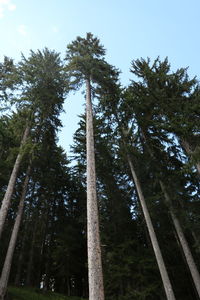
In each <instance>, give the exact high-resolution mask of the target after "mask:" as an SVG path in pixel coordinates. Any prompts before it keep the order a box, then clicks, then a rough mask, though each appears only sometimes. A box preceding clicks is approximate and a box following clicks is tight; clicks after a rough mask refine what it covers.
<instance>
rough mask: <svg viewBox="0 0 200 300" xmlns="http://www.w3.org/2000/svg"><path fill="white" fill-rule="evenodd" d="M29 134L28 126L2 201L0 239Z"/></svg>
mask: <svg viewBox="0 0 200 300" xmlns="http://www.w3.org/2000/svg"><path fill="white" fill-rule="evenodd" d="M29 132H30V127H29V126H27V127H26V129H25V131H24V135H23V138H22V141H21V145H20V151H19V153H18V155H17V158H16V161H15V164H14V167H13V170H12V173H11V176H10V179H9V183H8V186H7V190H6V193H5V196H4V198H3V200H2V204H1V209H0V238H1V234H2V231H3V226H4V223H5V219H6V216H7V212H8V209H9V206H10V202H11V198H12V194H13V191H14V187H15V182H16V179H17V174H18V171H19V167H20V164H21V161H22V158H23V153H21V150H22V147H23V145H24V144H25V143H26V141H27V138H28V136H29Z"/></svg>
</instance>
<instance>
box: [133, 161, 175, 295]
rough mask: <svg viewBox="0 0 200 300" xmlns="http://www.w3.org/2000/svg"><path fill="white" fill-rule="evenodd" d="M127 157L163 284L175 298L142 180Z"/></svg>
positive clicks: (166, 290) (166, 291) (168, 293)
mask: <svg viewBox="0 0 200 300" xmlns="http://www.w3.org/2000/svg"><path fill="white" fill-rule="evenodd" d="M127 159H128V163H129V166H130V169H131V174H132V176H133V180H134V182H135V186H136V189H137V193H138V197H139V200H140V204H141V207H142V211H143V214H144V218H145V221H146V225H147V228H148V231H149V236H150V239H151V243H152V246H153V250H154V253H155V256H156V261H157V264H158V267H159V271H160V275H161V278H162V282H163V286H164V289H165V293H166V296H167V299H168V300H175V296H174V293H173V290H172V286H171V283H170V280H169V276H168V273H167V270H166V267H165V263H164V260H163V257H162V253H161V250H160V247H159V244H158V240H157V237H156V234H155V231H154V228H153V224H152V222H151V218H150V215H149V212H148V208H147V206H146V202H145V199H144V195H143V193H142V189H141V185H140V182H139V180H138V178H137V175H136V173H135V170H134V167H133V164H132V161H131V158H130V156H129V155H127Z"/></svg>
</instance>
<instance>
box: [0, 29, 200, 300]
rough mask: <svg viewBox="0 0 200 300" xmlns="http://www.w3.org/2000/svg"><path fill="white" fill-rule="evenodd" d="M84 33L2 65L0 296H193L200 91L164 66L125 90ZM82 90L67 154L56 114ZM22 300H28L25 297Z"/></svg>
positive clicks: (197, 295) (156, 65)
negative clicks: (19, 292) (59, 48)
mask: <svg viewBox="0 0 200 300" xmlns="http://www.w3.org/2000/svg"><path fill="white" fill-rule="evenodd" d="M105 56H106V50H105V48H104V46H103V45H102V44H101V42H100V40H99V39H98V38H97V37H95V36H94V35H93V34H91V33H87V35H86V37H77V38H75V39H74V41H72V42H71V43H70V44H69V45H67V47H66V52H65V58H64V59H61V56H60V54H59V53H57V52H56V51H53V50H49V49H48V48H44V49H42V50H37V51H32V50H31V51H30V53H29V56H28V57H25V56H24V55H22V57H21V60H20V61H19V62H17V63H16V62H14V60H13V59H12V58H9V57H7V56H5V57H4V60H3V61H2V62H0V195H1V198H0V199H1V208H0V238H1V243H0V245H1V247H0V253H1V254H0V267H1V270H0V271H1V277H0V299H1V300H3V299H6V297H7V296H6V295H7V288H8V286H15V287H21V288H22V289H23V288H26V287H33V288H37V289H40V290H42V291H43V292H44V293H45V292H48V291H53V292H55V293H61V294H63V295H66V296H68V297H72V298H69V299H75V298H73V297H80V298H76V299H89V300H104V299H106V300H133V299H137V300H144V299H146V300H164V299H167V300H173V299H180V300H195V299H200V275H199V267H200V257H199V253H200V236H199V232H200V218H199V216H200V199H199V190H200V185H199V176H200V85H199V81H198V78H197V77H195V78H190V77H189V75H188V69H187V68H185V67H181V68H179V69H177V70H172V69H171V66H170V62H169V61H168V59H167V58H165V59H163V60H162V59H160V57H157V58H156V59H154V60H152V59H150V58H139V59H134V60H132V62H131V63H130V83H129V85H128V86H126V87H125V86H123V85H122V84H121V83H120V71H119V70H118V69H117V68H116V67H115V66H112V65H110V64H109V63H108V62H107V61H106V59H105ZM80 89H81V90H82V91H83V94H82V98H83V103H85V111H86V113H85V114H83V115H81V116H80V119H79V124H78V129H77V130H76V132H75V133H74V135H73V144H72V145H71V153H70V155H69V156H67V155H66V151H65V149H63V148H62V147H61V146H58V132H59V130H61V128H62V122H61V119H60V114H61V112H62V111H63V104H64V102H65V101H69V100H68V98H69V95H70V94H71V93H76V91H78V90H80ZM27 300H28V299H27Z"/></svg>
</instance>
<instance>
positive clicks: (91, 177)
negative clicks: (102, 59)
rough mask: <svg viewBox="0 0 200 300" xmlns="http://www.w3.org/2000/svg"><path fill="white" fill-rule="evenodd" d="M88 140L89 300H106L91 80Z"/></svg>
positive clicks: (87, 110)
mask: <svg viewBox="0 0 200 300" xmlns="http://www.w3.org/2000/svg"><path fill="white" fill-rule="evenodd" d="M86 114H87V119H86V139H87V240H88V272H89V274H88V277H89V300H104V287H103V272H102V262H101V247H100V235H99V216H98V205H97V195H96V173H95V155H94V133H93V114H92V102H91V86H90V80H89V79H87V80H86Z"/></svg>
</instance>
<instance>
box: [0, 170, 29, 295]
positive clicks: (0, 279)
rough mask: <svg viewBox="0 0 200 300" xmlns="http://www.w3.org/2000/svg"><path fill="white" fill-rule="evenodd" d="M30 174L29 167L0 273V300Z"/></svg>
mask: <svg viewBox="0 0 200 300" xmlns="http://www.w3.org/2000/svg"><path fill="white" fill-rule="evenodd" d="M30 172H31V167H30V165H29V167H28V169H27V174H26V178H25V181H24V184H23V190H22V195H21V199H20V202H19V206H18V212H17V217H16V220H15V224H14V227H13V231H12V235H11V238H10V243H9V246H8V250H7V254H6V259H5V262H4V266H3V270H2V273H1V278H0V299H4V297H5V294H6V291H7V285H8V280H9V276H10V269H11V265H12V259H13V254H14V250H15V246H16V241H17V236H18V232H19V227H20V223H21V219H22V215H23V209H24V201H25V197H26V192H27V188H28V182H29V177H30Z"/></svg>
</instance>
